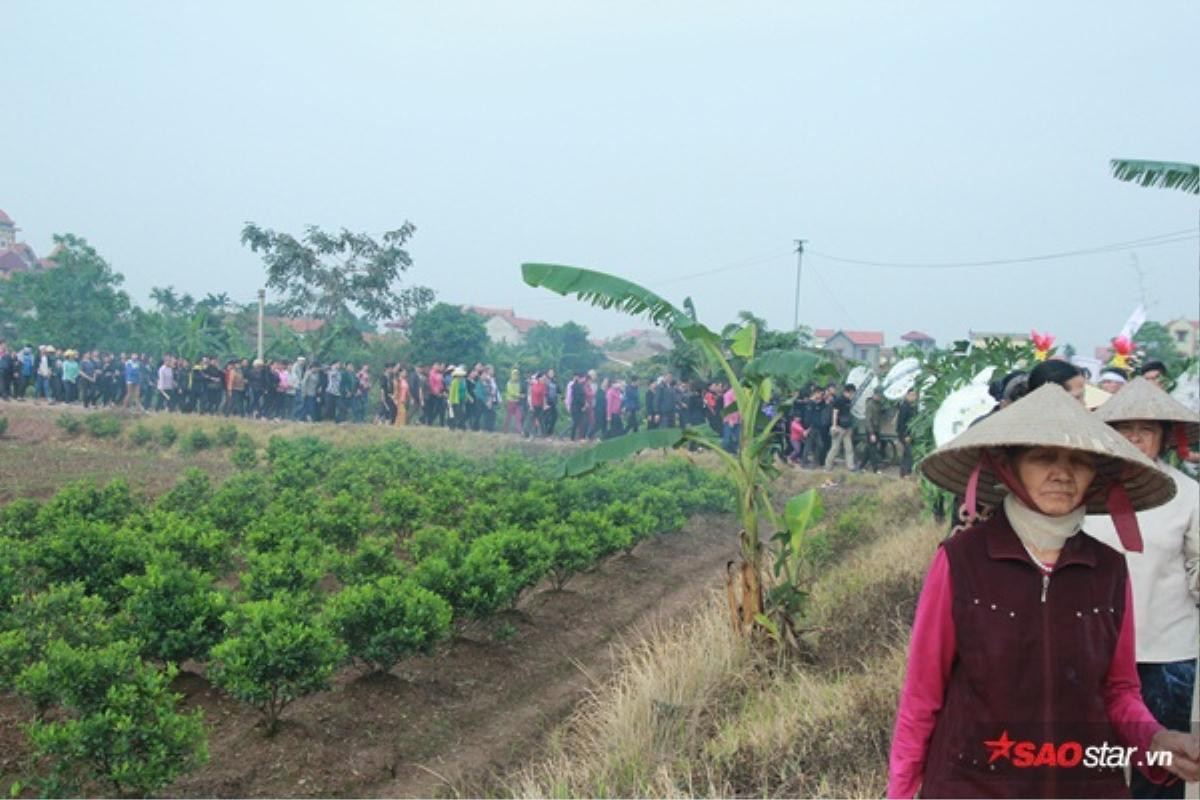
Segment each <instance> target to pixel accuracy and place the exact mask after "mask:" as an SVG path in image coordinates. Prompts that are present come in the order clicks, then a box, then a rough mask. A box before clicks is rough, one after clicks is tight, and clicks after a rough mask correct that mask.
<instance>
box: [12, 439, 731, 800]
mask: <svg viewBox="0 0 1200 800" xmlns="http://www.w3.org/2000/svg"><path fill="white" fill-rule="evenodd" d="M226 439H228V440H230V441H236V437H226ZM192 445H193V446H197V443H196V442H195V441H192ZM245 461H246V463H244V464H242V465H240V466H242V467H243V468H242V469H239V470H238V471H236V472H234V473H233V474H232V475H231V476H230V477H229V478H228V479H226V480H224V481H223V482H214V481H213V480H212V479H210V478H209V477H208V476H207V475H206V474H205V473H203V472H201V471H199V470H195V469H191V470H188V471H187V472H185V473H184V475H183V477H182V479H181V480H179V481H178V482H177V483H176V485H175V486H174V487H173V488H172V489H170V490H169V491H167V492H166V493H164V494H162V495H161V496H159V497H158V498H157V499H156V500H153V501H151V500H149V499H146V498H143V497H139V496H138V495H137V494H135V493H134V492H133V491H132V490H131V489H130V487H129V486H128V485H127V484H126V483H124V482H123V481H121V480H114V481H112V482H110V483H108V484H107V485H106V486H96V485H94V484H91V483H87V482H79V483H73V484H70V485H67V486H65V487H64V488H62V489H61V490H59V491H58V492H57V493H56V494H55V495H54V496H53V497H51V498H50V499H48V500H46V501H45V502H41V503H39V502H36V501H33V500H15V501H13V502H10V503H9V504H8V505H6V506H4V507H3V508H0V691H2V692H6V693H9V694H15V695H17V696H19V697H20V698H22V699H23V701H25V702H26V703H27V704H28V706H29V707H30V708H32V709H33V710H34V711H33V714H32V717H33V720H34V721H33V722H32V723H31V724H30V725H28V726H27V727H26V729H25V736H26V738H27V744H28V748H29V752H30V754H31V756H30V758H29V759H28V769H27V771H26V774H25V775H24V776H23V777H22V779H21V781H23V782H20V781H18V782H15V783H10V790H12V791H15V792H16V793H21V792H22V791H23V788H22V787H24V788H25V789H32V788H33V787H35V786H36V787H38V788H39V790H40V791H43V792H48V793H52V794H72V793H87V794H111V793H114V792H115V793H117V794H139V795H145V794H149V793H153V792H156V791H159V790H161V789H163V788H164V787H166V786H168V785H169V784H170V783H171V782H172V781H174V780H175V779H176V778H178V777H179V776H180V775H182V774H183V773H185V772H187V771H188V770H190V769H193V768H194V767H196V766H197V765H199V764H202V763H203V762H204V761H205V760H206V758H207V738H206V737H207V734H206V729H205V726H204V723H203V720H202V717H201V712H200V711H194V712H189V713H181V712H180V711H179V710H178V703H179V696H178V695H175V694H173V693H172V692H171V691H170V688H169V684H170V681H171V680H172V678H173V677H174V676H175V675H176V674H177V672H178V670H179V669H180V667H181V666H183V665H185V664H186V665H187V666H186V667H185V668H186V669H189V670H193V671H195V670H197V669H199V670H202V671H203V672H204V673H205V674H206V676H207V677H208V679H209V680H210V681H211V682H212V683H213V684H214V685H215V686H217V687H219V688H220V689H221V690H222V691H224V692H225V693H227V694H228V695H229V696H230V697H232V698H235V699H236V700H238V701H239V702H242V703H245V704H247V705H248V706H251V707H253V708H255V709H257V710H258V711H259V712H261V714H262V717H263V723H264V724H263V728H264V730H265V732H266V733H267V734H268V735H269V734H271V733H273V732H274V731H275V730H276V728H277V727H278V725H279V722H280V718H281V715H282V714H284V713H285V711H286V708H287V706H288V705H289V704H290V703H291V702H292V701H294V700H296V699H298V698H300V697H302V696H304V695H306V694H311V693H313V692H320V691H323V690H326V689H328V688H329V687H330V685H331V679H332V677H333V676H334V675H335V674H336V673H337V672H338V671H339V670H341V669H343V668H344V667H347V666H351V665H352V664H353V665H358V668H361V669H366V670H373V671H381V672H386V671H388V670H390V669H392V668H393V667H395V666H396V665H397V664H398V663H399V662H400V661H401V660H402V659H404V658H405V657H406V656H408V655H410V654H414V653H428V652H430V651H431V650H433V649H434V648H436V646H437V644H438V642H439V641H440V640H442V639H444V638H445V637H446V636H447V635H449V634H450V633H451V632H452V631H453V630H454V629H455V628H456V626H462V625H467V624H472V622H474V621H479V620H486V619H487V618H489V617H491V616H492V615H494V614H496V613H497V612H500V611H502V610H505V609H509V608H512V607H513V606H514V605H515V604H516V602H517V601H518V599H519V598H520V597H521V596H522V594H523V593H526V592H529V591H531V590H532V589H533V588H534V587H535V586H537V585H539V584H540V583H542V582H543V581H548V583H549V585H552V586H554V587H557V588H561V587H563V586H564V585H566V584H567V583H568V582H569V581H570V580H571V578H572V576H573V575H575V574H577V573H579V572H583V571H587V570H589V569H591V568H592V567H593V566H594V565H595V564H597V562H598V561H599V560H600V559H602V558H604V557H605V556H608V555H611V554H615V553H619V552H622V551H629V550H631V549H632V548H633V547H634V546H635V545H636V544H637V543H638V542H639V541H641V540H643V539H645V538H646V537H648V536H650V535H652V534H655V533H662V532H669V531H673V530H677V529H679V528H681V527H682V526H683V525H684V523H685V521H686V520H687V518H688V516H689V515H691V514H695V513H698V512H702V511H729V510H731V508H732V503H733V497H732V491H731V488H730V487H729V486H728V485H727V484H726V483H725V482H724V480H723V479H722V478H719V477H716V476H714V474H713V473H711V472H707V471H704V470H702V469H699V468H696V467H694V466H692V465H691V464H690V463H688V462H687V461H686V460H685V459H683V458H670V459H667V460H644V461H631V462H628V463H623V464H620V465H615V466H610V467H607V468H604V469H601V470H599V471H597V472H595V473H594V474H590V475H588V476H586V477H582V478H579V479H576V480H570V481H564V480H556V479H555V469H556V466H557V464H556V462H555V461H554V460H553V459H552V458H549V457H547V458H543V459H537V458H534V459H531V458H529V457H527V456H521V455H517V454H513V453H501V454H499V455H495V456H494V457H491V458H485V459H471V458H467V457H465V456H460V455H454V454H450V453H446V452H438V451H426V450H419V449H417V448H414V447H413V446H411V445H408V444H405V443H402V442H395V441H393V442H388V443H385V444H375V445H366V446H357V447H355V446H338V447H335V446H334V445H332V444H330V443H327V442H322V441H320V440H318V439H316V438H312V437H300V438H290V439H285V438H281V437H275V438H273V439H271V441H270V442H269V445H268V447H267V448H266V457H265V463H264V464H262V465H261V466H257V465H255V463H253V461H252V460H250V459H246V460H245ZM14 787H15V788H14Z"/></svg>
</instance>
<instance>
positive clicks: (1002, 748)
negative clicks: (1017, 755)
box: [983, 730, 1016, 764]
mask: <svg viewBox="0 0 1200 800" xmlns="http://www.w3.org/2000/svg"><path fill="white" fill-rule="evenodd" d="M1014 744H1016V742H1014V741H1013V740H1012V739H1009V738H1008V731H1007V730H1005V731H1003V732H1002V733H1001V734H1000V738H999V739H995V740H993V741H990V742H987V741H985V742H984V743H983V746H984V747H987V748H989V749H990V750H991V751H992V755H991V756H990V757H989V758H988V763H989V764H991V763H992V762H993V761H997V760H999V759H1001V758H1007V759H1010V760H1011V759H1012V748H1013V745H1014Z"/></svg>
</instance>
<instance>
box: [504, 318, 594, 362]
mask: <svg viewBox="0 0 1200 800" xmlns="http://www.w3.org/2000/svg"><path fill="white" fill-rule="evenodd" d="M523 347H524V349H525V351H526V352H527V353H529V354H530V355H531V356H533V358H534V359H535V360H536V362H537V363H536V366H537V367H539V368H543V369H544V368H548V367H554V368H555V369H556V370H557V371H558V374H559V375H574V374H575V373H576V372H587V371H588V370H590V369H595V368H596V367H599V366H600V365H601V364H603V363H604V352H603V351H602V350H601V349H600V348H599V347H597V346H596V345H594V344H592V340H591V339H590V338H588V329H587V328H585V327H583V326H582V325H580V324H579V323H577V322H565V323H563V324H562V325H546V324H544V323H543V324H541V325H538V326H536V327H534V328H533V329H531V330H530V331H529V332H528V333H526V334H525V341H524V343H523Z"/></svg>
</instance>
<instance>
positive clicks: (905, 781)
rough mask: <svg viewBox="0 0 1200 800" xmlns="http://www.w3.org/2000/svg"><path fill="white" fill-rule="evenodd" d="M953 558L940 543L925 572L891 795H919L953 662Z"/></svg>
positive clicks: (898, 721) (902, 702) (890, 780)
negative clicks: (931, 739) (926, 572)
mask: <svg viewBox="0 0 1200 800" xmlns="http://www.w3.org/2000/svg"><path fill="white" fill-rule="evenodd" d="M952 600H953V591H952V590H951V586H950V563H949V561H948V560H947V559H946V552H945V551H944V550H943V549H942V548H940V547H939V548H938V551H937V554H936V555H935V556H934V557H933V564H932V565H931V566H930V567H929V574H928V575H926V576H925V586H924V588H922V589H921V599H920V600H918V601H917V615H916V619H915V620H914V621H913V630H912V638H911V639H910V640H909V645H908V672H907V674H906V675H905V676H904V689H903V690H902V691H901V693H900V710H899V712H898V713H897V714H896V728H895V731H894V732H893V734H892V752H891V756H890V758H889V759H888V789H887V796H888V797H915V796H916V794H917V790H918V789H920V788H921V781H922V780H923V779H924V777H925V755H926V752H927V751H928V748H929V737H930V736H932V735H933V726H934V723H935V722H936V721H937V714H938V712H939V711H940V710H941V708H942V702H943V701H944V699H945V696H946V682H947V681H948V680H949V679H950V667H951V666H952V665H953V664H954V652H955V647H956V645H955V637H954V617H953V616H952V614H951V603H952Z"/></svg>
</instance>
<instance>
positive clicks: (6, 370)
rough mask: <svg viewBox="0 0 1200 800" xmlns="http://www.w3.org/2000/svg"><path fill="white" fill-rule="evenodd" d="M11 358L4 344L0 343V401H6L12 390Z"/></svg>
mask: <svg viewBox="0 0 1200 800" xmlns="http://www.w3.org/2000/svg"><path fill="white" fill-rule="evenodd" d="M13 360H14V359H13V356H12V353H10V352H8V348H7V347H6V346H5V344H4V342H0V400H7V399H8V398H9V395H10V393H11V392H12V389H11V388H10V387H11V386H12V374H13Z"/></svg>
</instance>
